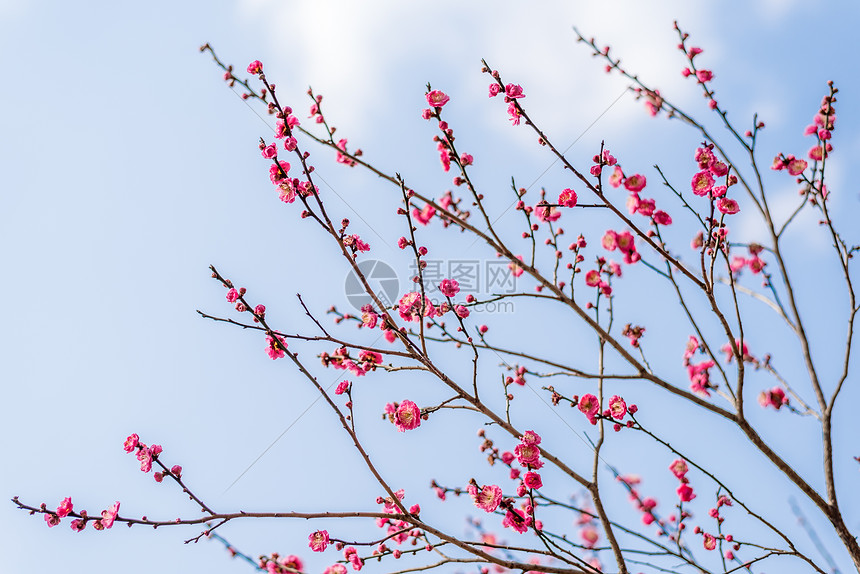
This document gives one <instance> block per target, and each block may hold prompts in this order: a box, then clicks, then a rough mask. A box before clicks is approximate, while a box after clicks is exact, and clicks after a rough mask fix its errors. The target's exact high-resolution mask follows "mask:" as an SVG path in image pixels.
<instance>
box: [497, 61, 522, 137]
mask: <svg viewBox="0 0 860 574" xmlns="http://www.w3.org/2000/svg"><path fill="white" fill-rule="evenodd" d="M493 77H496V78H497V77H498V73H497V72H493ZM500 93H502V86H501V85H500V84H498V83H495V82H494V83H492V84H490V97H491V98H495V97H496V96H498V95H499V94H500ZM504 94H505V103H506V104H508V119H510V120H511V124H513V125H515V126H518V125H520V117H521V114H520V111H519V110H518V109H517V104H516V100H518V99H520V98H524V97H526V95H525V94H524V93H523V87H522V86H520V85H519V84H507V85H506V86H505V91H504Z"/></svg>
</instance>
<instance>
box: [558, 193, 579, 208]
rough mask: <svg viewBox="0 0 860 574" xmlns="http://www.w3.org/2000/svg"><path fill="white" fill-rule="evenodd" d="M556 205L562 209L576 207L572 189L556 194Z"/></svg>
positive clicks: (574, 194)
mask: <svg viewBox="0 0 860 574" xmlns="http://www.w3.org/2000/svg"><path fill="white" fill-rule="evenodd" d="M558 204H559V205H563V206H564V207H576V192H575V191H573V190H572V189H565V190H562V192H561V193H560V194H558Z"/></svg>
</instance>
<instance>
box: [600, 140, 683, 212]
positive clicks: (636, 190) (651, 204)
mask: <svg viewBox="0 0 860 574" xmlns="http://www.w3.org/2000/svg"><path fill="white" fill-rule="evenodd" d="M594 163H595V165H593V166H592V167H591V173H592V175H595V176H598V175H600V171H601V169H602V167H603V166H604V165H606V166H615V169H614V170H613V171H612V175H610V176H609V185H611V186H612V187H616V188H617V187H621V186H622V185H623V186H624V189H626V190H627V191H629V192H630V195H629V196H628V197H627V211H628V212H630V214H631V215H633V214H635V213H638V214H639V215H643V216H645V217H650V218H651V221H652V222H653V223H654V224H656V225H671V223H672V217H671V216H670V215H669V214H668V213H666V212H665V211H663V210H661V209H657V202H656V201H655V200H654V199H652V198H643V197H640V195H639V194H640V192H641V191H642V190H643V189H645V186H646V184H647V182H648V180H647V178H646V177H645V176H644V175H642V174H639V173H636V174H633V175H631V176H625V175H624V170H622V169H621V166H620V165H617V163H618V161H617V160H616V159H615V157H613V156H612V155H611V154H610V153H609V150H604V152H603V156H594Z"/></svg>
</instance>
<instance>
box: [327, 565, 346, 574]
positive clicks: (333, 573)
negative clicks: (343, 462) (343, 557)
mask: <svg viewBox="0 0 860 574" xmlns="http://www.w3.org/2000/svg"><path fill="white" fill-rule="evenodd" d="M323 574H346V566H344V565H343V564H332V565H331V566H329V567H328V568H326V569H325V571H324V572H323Z"/></svg>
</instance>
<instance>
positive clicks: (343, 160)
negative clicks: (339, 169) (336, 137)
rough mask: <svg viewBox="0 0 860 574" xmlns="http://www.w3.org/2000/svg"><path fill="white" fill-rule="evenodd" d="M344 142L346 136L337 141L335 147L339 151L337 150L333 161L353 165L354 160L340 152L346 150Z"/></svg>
mask: <svg viewBox="0 0 860 574" xmlns="http://www.w3.org/2000/svg"><path fill="white" fill-rule="evenodd" d="M346 142H347V140H346V138H344V139H342V140H340V141H338V142H337V149H339V150H340V151H338V152H337V157H336V158H335V161H337V163H342V164H346V165H348V166H349V167H353V166H354V165H355V160H354V159H352V158H350V157H349V156H346V155H343V153H341V152H346Z"/></svg>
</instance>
